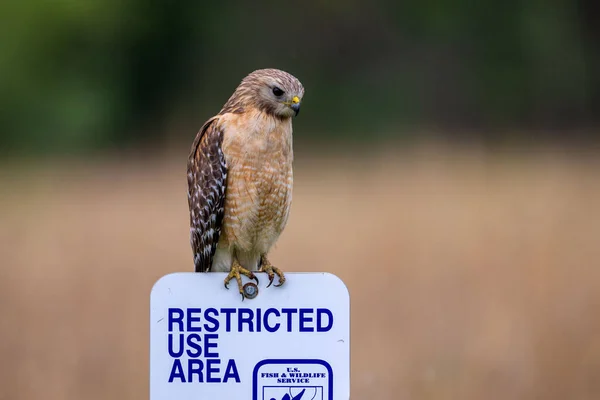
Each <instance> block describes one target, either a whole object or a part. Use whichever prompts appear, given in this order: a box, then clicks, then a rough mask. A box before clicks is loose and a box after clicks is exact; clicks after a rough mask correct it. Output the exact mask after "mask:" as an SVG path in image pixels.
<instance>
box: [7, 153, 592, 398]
mask: <svg viewBox="0 0 600 400" xmlns="http://www.w3.org/2000/svg"><path fill="white" fill-rule="evenodd" d="M185 157H186V155H185V154H184V155H183V158H182V157H180V156H178V157H177V158H171V157H167V158H160V159H153V160H149V159H145V160H141V159H130V160H129V161H117V160H118V157H114V158H113V159H106V160H102V159H99V160H94V161H91V162H90V161H87V162H83V161H63V162H62V164H60V165H59V164H57V163H49V164H48V165H50V166H48V167H46V166H45V165H44V164H40V165H34V166H32V167H31V168H27V169H23V166H22V165H19V166H18V168H17V167H16V166H14V165H12V164H7V165H4V166H3V167H2V170H1V171H2V172H1V173H0V256H1V258H0V263H1V266H0V315H1V316H2V318H1V321H2V322H1V324H2V328H1V330H0V359H1V360H2V363H1V364H0V399H2V400H13V399H23V400H30V399H45V400H58V399H72V400H75V399H77V400H80V399H85V400H94V399H146V398H148V313H149V311H148V302H149V292H150V288H151V287H152V285H153V283H154V282H155V281H156V280H157V279H158V278H159V277H160V276H162V275H164V274H167V273H170V272H174V271H190V270H192V258H191V250H190V248H189V244H188V232H189V230H188V214H187V202H186V186H185ZM123 159H125V158H123ZM182 160H183V161H182ZM599 172H600V158H599V157H598V154H592V153H588V154H583V153H578V152H571V153H569V152H567V151H564V150H556V149H555V150H552V149H545V150H538V151H525V150H522V151H519V152H509V151H506V152H503V153H495V154H490V153H487V152H485V151H481V150H477V149H468V148H466V147H462V148H460V150H457V149H456V148H445V147H436V146H423V147H414V148H411V149H410V150H405V151H404V152H401V153H391V152H379V153H377V152H375V154H372V155H370V156H367V157H365V156H364V155H362V153H361V152H360V151H358V150H356V151H354V153H352V154H351V153H348V154H346V155H345V156H339V157H338V156H333V157H325V156H322V157H315V158H300V159H298V160H297V163H296V176H295V191H294V204H293V208H292V214H291V218H290V222H289V225H288V227H287V229H286V231H285V232H284V234H283V236H282V237H281V239H280V241H279V243H278V245H277V247H276V249H275V250H274V253H273V255H272V257H271V258H272V261H273V262H274V264H276V265H278V266H279V267H281V268H282V269H283V270H284V271H329V272H332V273H335V274H337V275H338V276H340V277H341V278H342V279H343V280H344V281H345V282H346V284H347V285H348V287H349V289H350V293H351V303H352V336H351V340H352V341H351V343H352V390H351V392H352V398H353V399H373V400H374V399H377V400H387V399H389V400H397V399H418V400H421V399H423V400H425V399H461V400H476V399H477V400H480V399H486V400H489V399H503V400H504V399H598V398H600V263H599V260H600V173H599Z"/></svg>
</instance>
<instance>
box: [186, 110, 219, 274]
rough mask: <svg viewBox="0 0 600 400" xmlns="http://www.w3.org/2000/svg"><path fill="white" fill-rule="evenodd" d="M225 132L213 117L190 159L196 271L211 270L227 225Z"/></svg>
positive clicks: (192, 227)
mask: <svg viewBox="0 0 600 400" xmlns="http://www.w3.org/2000/svg"><path fill="white" fill-rule="evenodd" d="M222 143H223V130H222V129H221V128H219V124H218V117H215V118H211V119H209V120H208V121H206V123H205V124H204V126H202V128H201V129H200V132H198V134H197V135H196V139H195V140H194V143H193V145H192V151H191V153H190V156H189V159H188V166H187V172H188V175H187V176H188V205H189V207H190V242H191V245H192V250H193V252H194V265H195V267H196V272H207V271H209V270H210V266H211V264H212V260H213V257H214V255H215V251H216V249H217V243H218V242H219V236H220V235H221V224H222V222H223V214H224V211H225V209H224V204H225V189H226V186H227V163H226V161H225V156H224V155H223V151H222V149H221V144H222Z"/></svg>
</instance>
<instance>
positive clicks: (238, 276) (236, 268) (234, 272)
mask: <svg viewBox="0 0 600 400" xmlns="http://www.w3.org/2000/svg"><path fill="white" fill-rule="evenodd" d="M242 275H244V276H247V277H248V278H250V279H254V280H255V281H256V283H257V284H258V278H257V277H256V276H255V275H254V274H253V273H252V271H248V270H247V269H246V268H244V267H242V266H241V265H240V263H239V261H238V260H234V261H233V264H232V265H231V269H230V270H229V274H228V275H227V278H225V289H229V287H228V286H227V285H229V281H231V280H232V279H233V278H235V280H236V281H237V284H238V288H239V290H240V294H241V295H242V300H244V286H243V285H242Z"/></svg>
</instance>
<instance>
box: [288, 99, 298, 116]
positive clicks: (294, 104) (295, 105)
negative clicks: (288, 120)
mask: <svg viewBox="0 0 600 400" xmlns="http://www.w3.org/2000/svg"><path fill="white" fill-rule="evenodd" d="M290 107H292V110H294V112H295V113H296V115H298V113H299V112H300V99H299V98H298V96H294V98H293V99H292V104H291V105H290Z"/></svg>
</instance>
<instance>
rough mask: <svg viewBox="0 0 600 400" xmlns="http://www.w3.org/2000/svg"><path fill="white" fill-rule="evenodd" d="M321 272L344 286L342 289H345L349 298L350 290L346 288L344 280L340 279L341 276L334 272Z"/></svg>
mask: <svg viewBox="0 0 600 400" xmlns="http://www.w3.org/2000/svg"><path fill="white" fill-rule="evenodd" d="M323 274H324V275H325V276H329V277H330V278H332V279H333V280H335V281H337V282H338V283H339V284H340V285H341V286H342V287H343V288H344V290H345V291H346V294H347V295H348V298H350V290H349V289H348V286H346V282H344V281H343V280H342V278H340V277H339V276H337V275H336V274H334V273H331V272H323Z"/></svg>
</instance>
